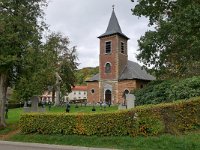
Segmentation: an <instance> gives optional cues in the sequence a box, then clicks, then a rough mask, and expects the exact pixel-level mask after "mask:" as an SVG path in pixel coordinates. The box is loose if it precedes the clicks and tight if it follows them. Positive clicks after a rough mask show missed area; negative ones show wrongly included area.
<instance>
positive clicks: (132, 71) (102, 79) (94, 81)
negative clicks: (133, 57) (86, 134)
mask: <svg viewBox="0 0 200 150" xmlns="http://www.w3.org/2000/svg"><path fill="white" fill-rule="evenodd" d="M98 38H99V40H100V54H99V73H98V74H96V75H94V76H93V77H91V78H90V79H88V80H87V81H86V82H87V88H88V92H87V93H88V94H87V96H88V97H87V99H88V102H89V103H97V102H99V101H101V102H102V101H104V102H106V103H107V104H119V103H123V102H125V100H124V95H125V94H128V93H130V91H131V90H134V89H139V88H143V87H144V86H145V85H146V84H147V83H148V82H150V81H152V80H155V77H153V76H151V75H150V74H148V73H147V72H146V70H144V69H143V68H142V67H141V66H140V65H139V64H137V63H136V62H132V61H130V60H128V44H127V42H128V40H129V38H128V37H127V36H126V35H125V34H123V32H122V30H121V27H120V25H119V22H118V20H117V17H116V15H115V10H114V8H113V11H112V15H111V18H110V20H109V23H108V27H107V29H106V32H105V33H104V34H102V35H100V36H99V37H98Z"/></svg>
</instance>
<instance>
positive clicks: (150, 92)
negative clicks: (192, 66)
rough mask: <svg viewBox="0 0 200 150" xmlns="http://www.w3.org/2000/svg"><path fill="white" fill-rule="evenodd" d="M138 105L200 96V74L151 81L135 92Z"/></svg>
mask: <svg viewBox="0 0 200 150" xmlns="http://www.w3.org/2000/svg"><path fill="white" fill-rule="evenodd" d="M133 93H134V95H135V96H136V105H137V106H139V105H144V104H159V103H162V102H172V101H176V100H179V99H185V100H187V99H189V98H191V97H196V96H200V76H195V77H192V78H187V79H179V80H178V79H176V80H165V81H153V82H150V83H149V84H148V85H147V86H146V87H145V88H143V89H139V90H136V91H134V92H133Z"/></svg>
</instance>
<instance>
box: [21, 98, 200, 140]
mask: <svg viewBox="0 0 200 150" xmlns="http://www.w3.org/2000/svg"><path fill="white" fill-rule="evenodd" d="M199 112H200V98H198V99H193V100H190V101H184V102H183V101H180V102H176V103H169V104H159V105H154V106H153V105H147V106H142V107H138V108H135V109H130V110H126V111H118V112H113V113H110V112H109V113H94V114H85V113H79V114H68V113H57V114H53V113H52V114H48V113H28V114H23V115H22V116H21V118H20V126H21V131H22V133H40V134H78V135H99V136H122V135H130V136H137V135H144V136H148V135H157V134H160V133H163V132H166V133H172V134H177V133H179V132H184V131H187V130H192V129H195V128H198V127H199V126H200V115H199Z"/></svg>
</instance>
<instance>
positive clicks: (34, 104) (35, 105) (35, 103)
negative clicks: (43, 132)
mask: <svg viewBox="0 0 200 150" xmlns="http://www.w3.org/2000/svg"><path fill="white" fill-rule="evenodd" d="M38 103H39V97H38V96H33V97H31V111H32V112H38Z"/></svg>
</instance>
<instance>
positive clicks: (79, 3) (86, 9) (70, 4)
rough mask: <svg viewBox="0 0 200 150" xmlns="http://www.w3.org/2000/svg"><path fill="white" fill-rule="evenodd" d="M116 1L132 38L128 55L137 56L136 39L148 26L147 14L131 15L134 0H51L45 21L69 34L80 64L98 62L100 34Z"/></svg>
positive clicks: (94, 65)
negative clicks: (140, 15) (140, 16)
mask: <svg viewBox="0 0 200 150" xmlns="http://www.w3.org/2000/svg"><path fill="white" fill-rule="evenodd" d="M112 5H115V14H116V16H117V19H118V22H119V24H120V27H121V29H122V32H123V33H124V34H125V35H126V36H128V37H129V38H130V40H129V42H128V59H129V60H132V61H135V62H138V61H137V59H136V54H137V53H138V52H137V49H138V43H137V40H138V39H139V38H140V37H141V36H142V35H144V33H145V32H146V31H147V30H148V29H149V28H148V19H147V18H138V17H137V16H134V15H132V12H131V8H134V5H135V3H133V2H131V0H50V2H49V5H48V7H47V8H46V9H45V13H46V16H45V18H46V23H47V24H48V25H49V29H50V30H51V31H53V32H61V33H62V34H64V35H65V36H67V37H68V38H69V40H70V42H71V46H77V56H78V63H79V66H78V68H79V69H81V68H83V67H96V66H98V65H99V39H98V38H97V37H98V36H99V35H101V34H103V33H105V31H106V29H107V26H108V23H109V20H110V17H111V13H112Z"/></svg>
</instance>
